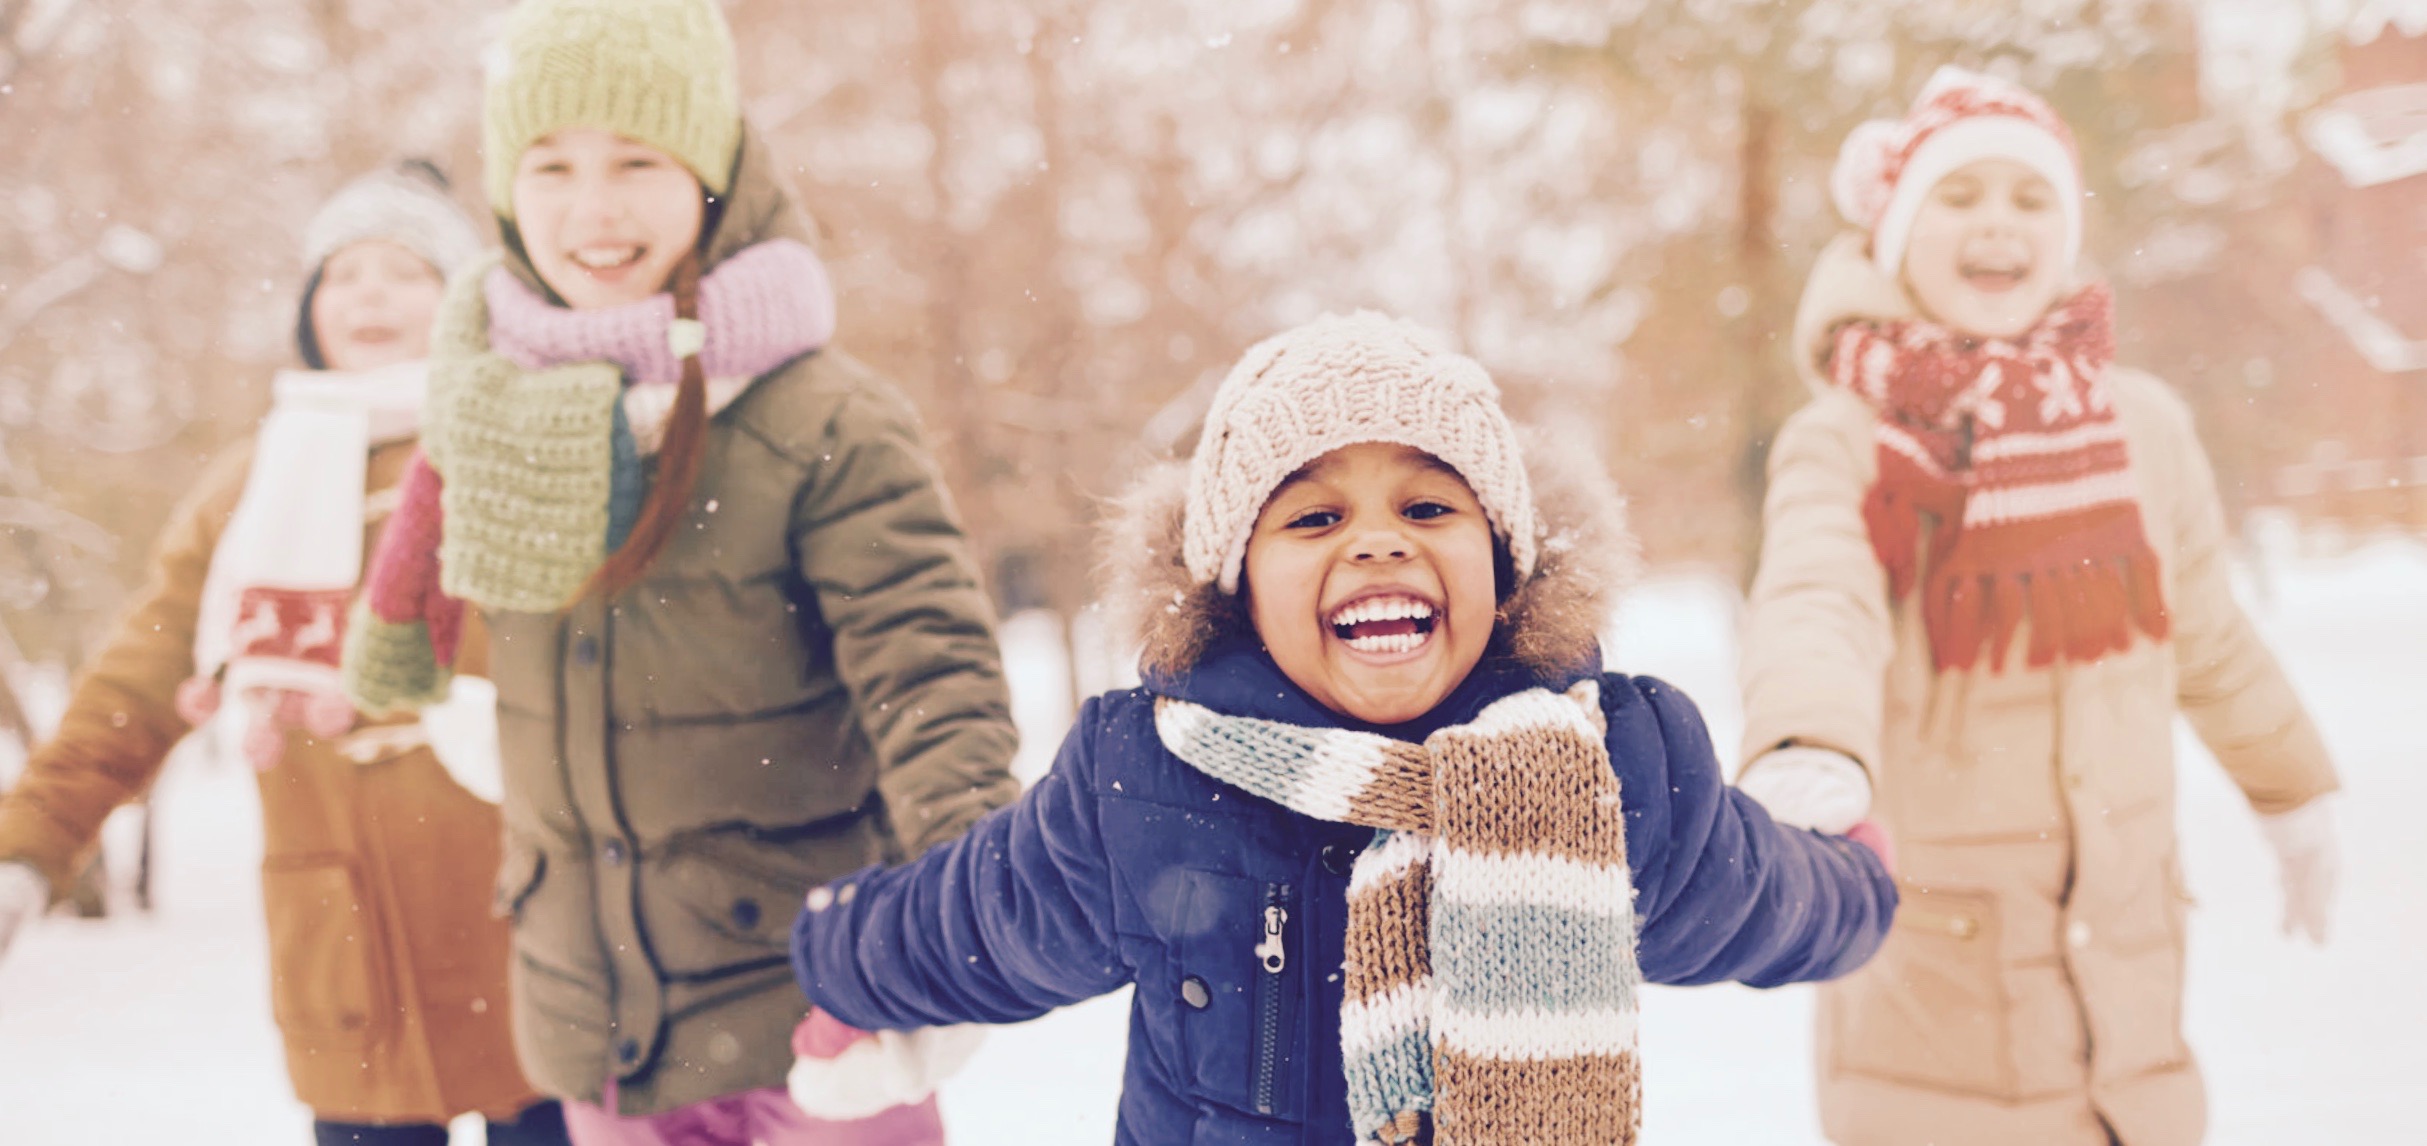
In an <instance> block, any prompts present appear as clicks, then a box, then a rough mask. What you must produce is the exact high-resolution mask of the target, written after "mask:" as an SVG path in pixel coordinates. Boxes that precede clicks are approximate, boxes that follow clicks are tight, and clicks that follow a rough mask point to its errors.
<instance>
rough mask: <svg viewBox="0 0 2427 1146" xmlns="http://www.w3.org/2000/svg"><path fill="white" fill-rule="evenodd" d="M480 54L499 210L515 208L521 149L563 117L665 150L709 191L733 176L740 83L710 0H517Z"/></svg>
mask: <svg viewBox="0 0 2427 1146" xmlns="http://www.w3.org/2000/svg"><path fill="white" fill-rule="evenodd" d="M485 62H486V66H487V71H488V86H487V95H486V101H485V104H484V107H483V109H482V114H481V159H482V162H483V164H484V166H485V168H486V170H485V176H486V183H487V190H488V195H489V206H490V207H491V208H492V209H493V210H495V211H496V212H497V216H498V217H499V218H501V219H512V218H513V217H514V170H515V167H516V166H517V165H518V164H520V163H521V162H522V154H523V152H525V151H527V150H529V149H530V147H531V145H532V144H534V143H536V142H538V141H540V140H541V139H545V138H547V137H548V136H549V135H551V134H553V133H555V132H557V131H561V130H563V129H565V128H568V127H595V128H600V129H602V130H606V131H612V132H614V133H616V134H617V135H621V136H623V137H624V138H626V139H631V140H636V141H638V142H641V143H645V144H648V145H649V146H651V147H654V148H656V149H658V150H660V151H663V152H665V153H666V154H668V155H671V156H673V157H674V158H675V159H677V160H679V161H680V162H681V163H682V164H683V166H685V167H687V168H689V169H690V171H691V174H692V175H694V176H696V177H698V179H699V181H700V185H701V186H703V187H705V188H707V189H708V192H709V194H712V195H722V194H724V193H725V192H726V190H727V189H728V188H729V187H730V186H731V184H732V181H733V161H734V157H735V155H736V154H738V153H739V151H740V149H741V139H742V118H741V85H740V81H739V79H738V78H737V73H738V71H739V68H738V67H737V65H736V64H735V62H734V56H733V33H732V30H731V29H729V28H727V27H726V26H725V17H724V13H723V12H722V11H721V10H719V9H718V7H717V5H716V3H715V0H522V2H521V3H519V4H516V5H515V6H514V7H513V9H512V10H511V11H509V12H507V14H506V19H505V26H504V28H503V29H502V30H501V31H500V32H499V33H498V38H497V40H496V42H495V43H493V44H491V45H490V47H489V51H488V54H487V56H486V58H485Z"/></svg>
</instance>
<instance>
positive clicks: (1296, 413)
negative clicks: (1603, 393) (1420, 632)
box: [1182, 311, 1535, 593]
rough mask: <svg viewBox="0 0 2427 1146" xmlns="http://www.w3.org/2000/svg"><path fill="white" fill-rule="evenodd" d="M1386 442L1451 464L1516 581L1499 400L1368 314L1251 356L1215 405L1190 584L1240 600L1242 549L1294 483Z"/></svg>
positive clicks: (1310, 328)
mask: <svg viewBox="0 0 2427 1146" xmlns="http://www.w3.org/2000/svg"><path fill="white" fill-rule="evenodd" d="M1362 442H1389V443H1393V444H1396V445H1403V446H1409V447H1412V448H1415V449H1419V450H1423V451H1424V452H1425V453H1428V454H1431V455H1433V456H1434V457H1436V458H1439V459H1441V460H1442V461H1444V462H1447V463H1449V465H1450V467H1451V468H1452V469H1455V470H1457V471H1458V475H1459V476H1460V477H1463V478H1465V479H1466V484H1467V485H1468V486H1469V487H1471V488H1472V489H1473V490H1474V491H1475V496H1476V497H1477V498H1478V499H1480V500H1481V501H1482V502H1483V509H1484V512H1485V513H1486V514H1487V515H1488V516H1489V517H1490V518H1491V522H1492V527H1493V531H1494V532H1495V533H1497V534H1498V535H1499V536H1500V538H1501V539H1502V540H1504V541H1506V542H1507V543H1508V549H1509V556H1510V557H1511V558H1512V559H1513V561H1514V562H1515V565H1516V572H1517V577H1518V579H1519V580H1523V579H1524V578H1525V577H1526V576H1528V575H1529V574H1531V573H1532V572H1533V568H1534V544H1535V538H1534V496H1533V490H1532V487H1531V486H1530V485H1529V484H1528V483H1527V481H1526V476H1525V460H1524V458H1523V456H1522V455H1521V454H1520V453H1519V450H1518V445H1517V433H1516V430H1515V428H1514V427H1512V426H1511V425H1510V424H1509V420H1508V415H1507V414H1505V413H1503V412H1502V411H1501V409H1500V388H1499V387H1498V386H1495V385H1493V383H1492V379H1491V375H1489V374H1486V373H1484V371H1483V367H1482V366H1480V365H1478V364H1477V363H1476V362H1475V360H1474V359H1472V358H1468V357H1466V356H1465V355H1463V354H1458V353H1456V352H1454V351H1451V350H1450V349H1449V348H1448V346H1447V344H1446V343H1445V342H1444V340H1443V339H1441V337H1440V336H1438V335H1436V334H1433V333H1432V332H1430V331H1427V330H1425V329H1424V328H1422V327H1420V326H1417V325H1415V324H1414V323H1410V322H1407V321H1404V320H1402V319H1395V318H1391V317H1389V316H1387V315H1382V314H1376V313H1374V312H1372V311H1359V312H1357V313H1355V314H1351V315H1346V316H1341V315H1328V314H1327V315H1325V316H1323V317H1321V318H1318V319H1316V320H1314V321H1313V322H1310V323H1307V324H1306V325H1304V326H1300V327H1298V328H1296V329H1294V330H1289V331H1285V332H1283V333H1281V334H1278V335H1275V336H1273V337H1271V338H1268V339H1265V340H1264V341H1263V342H1260V343H1257V344H1256V345H1255V346H1253V347H1251V348H1249V350H1248V351H1247V353H1246V354H1245V355H1244V356H1242V357H1241V358H1240V359H1239V364H1238V365H1237V366H1234V367H1232V368H1231V371H1230V374H1229V376H1228V377H1226V378H1224V379H1223V380H1222V386H1221V388H1220V389H1219V390H1217V391H1215V392H1214V399H1213V408H1212V409H1211V410H1209V411H1208V412H1207V413H1206V415H1205V432H1204V435H1203V436H1202V437H1200V438H1199V439H1198V440H1197V452H1196V455H1195V456H1194V457H1193V458H1191V459H1190V460H1189V466H1188V505H1187V509H1186V520H1185V523H1184V527H1183V537H1182V547H1183V549H1184V550H1185V553H1184V556H1185V558H1186V560H1187V562H1188V573H1189V576H1190V577H1191V578H1193V579H1195V580H1196V581H1197V582H1199V583H1200V584H1202V583H1207V582H1211V583H1213V584H1215V585H1217V586H1219V587H1220V589H1221V591H1222V592H1224V593H1236V592H1238V591H1239V568H1240V566H1241V565H1242V564H1243V563H1244V562H1245V560H1246V557H1247V539H1248V535H1249V534H1250V533H1252V532H1253V531H1254V528H1255V523H1256V515H1257V514H1259V513H1262V512H1263V510H1264V502H1265V501H1266V500H1267V499H1268V498H1270V497H1271V496H1272V493H1273V491H1274V490H1275V489H1277V488H1279V487H1280V485H1281V483H1282V482H1283V481H1286V480H1288V478H1289V476H1290V475H1291V474H1294V473H1296V472H1298V470H1299V469H1300V468H1301V467H1303V466H1305V465H1306V464H1307V463H1308V462H1311V461H1314V460H1315V459H1316V458H1319V457H1322V456H1323V455H1324V454H1327V453H1330V452H1331V451H1333V450H1336V449H1339V448H1341V447H1342V446H1351V445H1356V444H1359V443H1362Z"/></svg>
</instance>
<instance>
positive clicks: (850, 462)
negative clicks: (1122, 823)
mask: <svg viewBox="0 0 2427 1146" xmlns="http://www.w3.org/2000/svg"><path fill="white" fill-rule="evenodd" d="M716 226H717V231H716V233H715V237H714V240H713V242H712V243H711V245H710V248H709V251H708V257H707V259H706V264H707V266H708V267H709V268H711V269H712V268H713V267H714V266H715V265H716V264H717V263H719V262H721V261H722V260H723V259H725V258H727V257H729V256H731V255H732V254H734V253H735V252H737V251H739V250H741V249H742V248H743V247H746V246H748V245H750V244H751V243H755V242H759V241H762V240H765V239H771V238H778V237H792V238H805V237H806V232H807V227H806V223H805V220H803V219H802V218H801V217H800V215H799V213H798V210H797V208H796V207H795V205H794V204H793V203H792V201H791V200H790V198H789V196H788V195H787V193H786V192H785V191H784V189H783V187H782V185H781V184H780V182H779V181H778V178H777V176H776V173H775V172H774V170H773V169H772V167H771V165H770V162H769V160H768V158H767V152H766V149H765V148H764V146H762V145H761V143H760V142H759V141H758V140H757V139H756V138H749V139H747V140H746V141H745V143H744V145H743V154H742V159H741V161H740V167H739V170H738V172H737V174H736V177H735V185H734V190H733V195H732V197H731V199H730V200H729V202H728V203H727V204H726V206H725V210H724V212H723V215H722V217H721V220H720V221H719V222H718V223H717V224H716ZM507 266H508V267H509V268H511V269H512V270H513V271H514V272H515V273H516V274H518V275H521V276H523V277H524V278H525V279H526V280H527V281H531V282H536V281H537V280H536V277H535V276H533V275H532V273H531V269H530V265H529V263H528V261H527V259H526V257H525V256H524V254H523V252H522V251H521V250H520V249H519V248H518V247H517V246H516V245H515V244H514V243H513V242H512V241H511V233H510V232H509V243H508V251H507ZM457 285H458V287H459V288H461V287H462V286H463V284H460V283H459V284H457ZM477 300H478V291H477V290H476V289H475V290H472V291H470V292H469V294H468V295H467V294H466V292H464V291H463V290H461V289H458V290H457V291H456V292H455V293H454V295H453V296H452V297H451V300H450V303H449V305H450V306H455V305H465V304H466V303H467V301H468V302H469V303H477ZM443 325H444V323H443V322H442V326H443ZM441 353H442V354H443V353H445V350H444V349H442V350H441ZM485 617H486V620H487V621H488V624H489V626H490V631H491V673H492V675H493V677H494V679H495V681H496V683H497V689H498V698H499V706H498V707H499V723H500V732H501V735H502V738H503V747H504V755H505V768H506V777H505V779H506V800H505V818H506V858H505V866H504V870H503V871H502V872H501V874H500V878H499V885H498V903H499V909H500V910H501V911H504V912H507V913H510V914H511V915H512V916H513V919H514V950H515V965H514V980H513V983H514V1010H515V1036H516V1043H517V1045H518V1047H519V1049H520V1052H521V1057H522V1061H523V1065H524V1069H525V1071H526V1072H527V1073H528V1074H529V1075H530V1076H531V1079H532V1081H533V1082H535V1083H536V1084H538V1085H539V1086H540V1087H541V1088H542V1089H543V1090H546V1091H549V1092H551V1093H554V1094H558V1095H561V1096H564V1097H568V1098H574V1099H579V1100H582V1101H586V1102H594V1103H595V1102H598V1101H600V1099H601V1097H602V1095H603V1093H604V1090H605V1087H606V1084H607V1081H608V1080H609V1079H610V1078H612V1079H614V1080H615V1083H616V1092H617V1102H616V1105H617V1107H618V1108H619V1109H620V1111H621V1112H622V1113H625V1114H649V1113H655V1112H659V1111H664V1110H669V1109H672V1108H674V1107H678V1106H682V1105H686V1104H689V1103H693V1102H698V1101H701V1100H704V1099H708V1098H713V1097H715V1096H718V1095H721V1094H728V1093H732V1092H736V1091H742V1090H748V1089H752V1088H757V1087H768V1086H781V1085H783V1081H784V1074H785V1071H786V1070H787V1069H788V1068H789V1067H790V1065H791V1050H790V1036H791V1033H792V1028H793V1026H794V1025H795V1024H796V1023H797V1022H798V1021H799V1020H800V1018H801V1017H802V1015H803V1014H804V1013H805V1012H806V1011H807V1009H808V1003H807V1001H806V1000H804V999H803V998H802V997H801V994H800V992H799V990H798V988H796V987H794V986H793V983H792V976H791V970H790V968H789V966H788V965H787V962H786V954H785V952H786V946H785V940H786V936H787V934H788V932H789V928H790V925H791V922H792V919H793V915H794V913H795V912H796V910H797V909H798V905H799V904H800V902H801V897H802V896H803V895H804V894H805V893H806V892H807V891H808V889H809V888H811V887H814V886H816V885H818V884H820V883H823V882H825V881H827V880H829V879H832V878H834V877H836V876H839V875H843V874H845V873H848V872H850V871H852V870H854V869H856V868H859V867H861V866H863V865H866V864H869V863H872V862H877V861H880V860H891V859H899V858H902V857H904V856H906V855H912V854H916V853H917V852H919V851H922V850H924V849H925V848H927V847H928V846H930V845H932V844H935V843H938V842H940V841H943V840H946V839H949V838H951V837H953V836H955V835H958V834H959V833H960V832H962V831H963V830H964V829H966V828H967V827H968V826H969V825H970V823H971V822H973V821H975V820H976V819H977V818H978V817H979V816H980V815H983V814H984V813H985V812H987V811H988V810H990V809H992V808H994V807H996V806H998V805H1000V804H1003V803H1005V802H1007V801H1008V800H1009V799H1010V798H1011V797H1012V796H1013V795H1014V793H1015V792H1016V785H1015V784H1014V782H1013V781H1012V779H1011V777H1010V774H1009V771H1008V765H1009V762H1010V759H1011V755H1012V750H1013V748H1014V743H1015V741H1014V733H1013V730H1012V724H1011V717H1010V707H1009V701H1008V697H1007V695H1006V692H1005V689H1004V683H1003V674H1002V667H1001V662H1000V657H999V653H998V650H997V648H996V644H995V634H994V625H993V618H992V614H991V610H990V608H989V606H988V604H987V601H986V598H985V595H984V593H983V591H982V590H981V588H980V585H979V580H978V576H977V571H976V568H975V566H974V564H973V563H972V561H971V559H970V555H969V551H968V546H967V544H966V542H965V540H964V538H963V536H962V533H961V529H960V526H959V524H958V522H957V521H956V520H955V517H954V514H953V510H952V508H951V505H950V503H949V501H948V499H947V498H946V496H945V491H944V487H943V482H942V478H941V476H940V475H939V473H938V471H937V469H936V466H935V464H934V461H933V459H932V458H931V457H930V455H929V453H928V450H927V447H926V444H925V443H924V441H923V440H922V437H921V434H920V431H919V428H918V424H917V417H916V414H915V412H914V411H913V410H912V408H911V406H910V404H909V403H908V402H907V401H906V400H905V399H904V398H903V396H902V395H901V394H900V393H899V392H897V391H896V390H895V389H894V388H893V387H892V386H890V385H888V384H887V383H886V382H885V381H884V380H883V379H881V378H879V377H877V376H876V375H875V374H874V373H872V372H870V371H869V370H868V369H867V368H866V367H864V366H862V365H860V364H859V363H857V362H854V361H853V360H851V359H850V358H849V357H847V356H845V355H843V354H841V353H840V352H837V351H835V350H831V349H829V350H825V351H822V352H819V353H816V354H812V355H809V356H807V357H804V358H800V359H796V360H794V361H793V362H791V363H789V364H787V365H786V366H784V367H782V368H780V369H778V370H776V371H774V372H772V373H770V374H768V375H766V376H764V377H762V378H760V379H759V380H758V381H757V382H756V383H755V384H754V385H753V386H751V388H750V389H749V390H747V391H746V392H744V393H743V394H742V396H741V397H739V398H737V399H736V400H734V402H733V403H732V404H731V405H730V406H728V407H726V408H725V409H724V410H722V411H721V412H719V413H718V414H717V415H716V416H715V418H714V419H713V420H712V421H711V422H710V424H709V429H708V433H707V435H706V439H705V452H704V457H703V463H702V468H701V473H700V478H699V482H698V487H697V489H696V490H695V491H694V492H693V494H692V498H691V506H690V511H689V517H688V518H687V520H686V521H685V522H684V523H683V525H682V526H681V527H680V528H679V529H678V530H677V531H676V533H675V536H674V538H673V540H671V541H670V542H668V543H667V546H666V548H665V549H664V550H663V551H662V553H661V554H660V555H659V557H658V558H657V561H656V563H655V564H654V565H653V566H652V567H651V568H650V569H649V571H648V573H647V574H646V576H645V577H644V578H643V580H642V581H641V582H640V583H639V584H637V585H635V586H633V587H632V588H631V589H630V590H628V591H626V592H625V593H623V594H621V595H620V596H617V597H615V598H613V599H612V600H609V601H604V602H601V601H599V600H597V599H595V598H593V599H589V600H585V601H584V602H582V603H581V604H579V605H578V606H576V607H574V608H573V609H571V610H569V611H567V612H563V613H549V614H533V613H504V612H496V611H491V612H488V613H487V614H485Z"/></svg>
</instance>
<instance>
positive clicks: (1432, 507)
mask: <svg viewBox="0 0 2427 1146" xmlns="http://www.w3.org/2000/svg"><path fill="white" fill-rule="evenodd" d="M1400 512H1401V513H1403V514H1405V515H1406V516H1407V518H1408V520H1410V521H1431V520H1433V519H1434V518H1437V517H1448V516H1449V515H1451V514H1453V513H1456V512H1458V511H1457V510H1456V509H1454V508H1452V507H1450V506H1446V505H1443V504H1441V503H1440V502H1437V501H1419V502H1417V503H1416V504H1414V505H1411V506H1408V507H1407V508H1406V509H1403V510H1401V511H1400Z"/></svg>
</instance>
